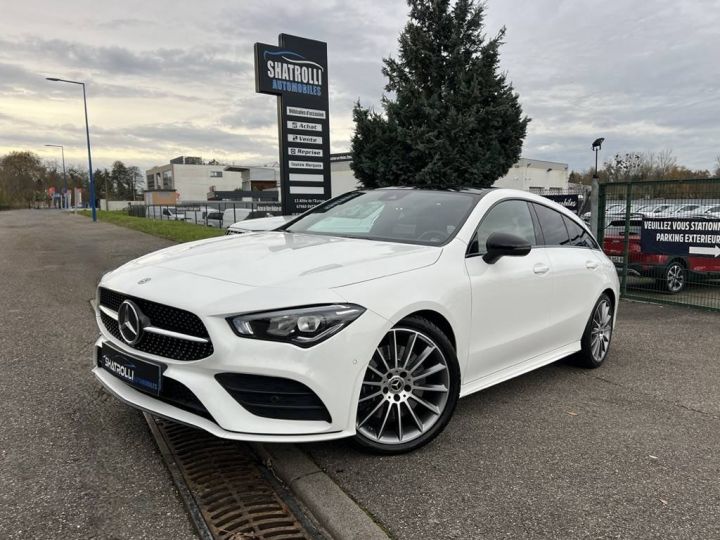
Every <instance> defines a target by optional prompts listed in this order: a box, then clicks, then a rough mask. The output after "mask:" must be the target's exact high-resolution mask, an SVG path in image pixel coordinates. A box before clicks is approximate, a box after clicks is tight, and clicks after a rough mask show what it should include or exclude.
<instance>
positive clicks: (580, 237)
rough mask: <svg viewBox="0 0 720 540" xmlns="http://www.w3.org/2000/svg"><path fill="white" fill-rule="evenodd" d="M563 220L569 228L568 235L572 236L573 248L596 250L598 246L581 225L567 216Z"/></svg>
mask: <svg viewBox="0 0 720 540" xmlns="http://www.w3.org/2000/svg"><path fill="white" fill-rule="evenodd" d="M563 220H565V227H567V230H568V234H569V235H570V245H571V246H577V247H586V248H591V249H594V248H595V247H596V246H597V244H596V243H595V242H594V241H593V239H592V236H590V234H589V233H588V232H587V231H586V230H585V229H583V228H582V227H581V226H580V225H578V224H577V223H575V222H574V221H573V220H572V219H570V218H568V217H567V216H563Z"/></svg>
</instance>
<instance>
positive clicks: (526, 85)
mask: <svg viewBox="0 0 720 540" xmlns="http://www.w3.org/2000/svg"><path fill="white" fill-rule="evenodd" d="M487 7H488V10H487V30H488V33H489V34H494V33H495V32H497V30H498V29H499V28H500V27H501V26H503V25H504V26H506V27H507V36H506V45H505V46H504V48H503V50H502V68H503V69H504V70H506V71H507V73H508V75H509V78H510V79H511V80H512V81H513V84H514V86H515V89H516V90H517V91H518V92H519V94H520V98H521V101H522V104H523V107H524V110H525V112H526V113H527V114H528V115H529V116H530V117H531V118H532V123H531V124H530V127H529V133H528V137H527V139H526V141H525V147H524V150H523V155H524V156H525V157H530V158H535V159H548V160H554V161H563V162H567V163H569V164H570V167H571V168H574V169H584V168H586V167H588V166H589V165H590V164H591V163H592V159H593V157H592V152H591V151H590V143H591V142H592V140H593V139H594V138H595V137H598V136H604V137H605V138H606V145H605V146H604V147H603V154H604V155H605V156H609V155H611V154H613V153H615V152H625V151H660V150H664V149H672V150H673V151H674V153H675V155H676V156H677V157H678V160H679V162H681V163H682V164H685V165H687V166H690V167H693V168H712V167H713V166H714V163H715V158H716V156H717V155H718V154H720V61H719V59H720V0H679V1H678V0H646V1H644V2H639V1H632V2H631V1H628V0H603V1H602V2H599V1H590V0H554V1H553V0H533V1H529V0H525V1H520V0H488V1H487ZM406 16H407V7H406V4H405V3H404V2H402V1H394V0H353V1H332V0H293V1H288V0H262V1H257V0H225V1H219V0H218V1H204V2H187V1H178V0H152V1H147V0H143V1H136V0H128V1H124V2H110V1H106V0H65V1H63V2H57V1H50V0H46V1H39V0H23V1H19V0H7V1H5V2H3V10H2V16H1V17H0V154H4V153H5V152H8V151H10V150H32V151H34V152H37V153H38V154H40V155H41V156H42V157H45V158H52V157H54V155H55V154H54V153H53V152H51V151H50V150H52V149H49V148H45V147H44V146H43V145H44V144H46V143H53V144H64V145H65V146H66V156H67V158H68V161H69V162H70V163H75V164H79V165H82V164H84V163H86V161H85V159H86V155H85V146H84V144H85V140H84V129H83V128H84V125H83V117H82V100H81V94H80V92H81V91H80V88H79V87H76V86H73V85H65V84H59V83H51V82H47V81H45V80H44V77H46V76H57V77H63V78H70V79H80V80H84V81H86V82H87V83H88V98H89V112H90V123H91V136H92V143H93V156H94V161H95V164H96V165H99V166H109V165H110V164H111V163H112V161H113V160H115V159H122V160H124V161H126V162H127V163H129V164H135V165H139V166H141V167H149V166H152V165H155V164H162V163H166V162H167V161H168V160H169V159H170V158H172V157H175V156H178V155H183V154H184V155H199V156H202V157H204V158H205V159H211V158H217V159H221V160H227V161H236V162H243V163H248V164H261V163H268V162H274V161H276V160H277V151H278V150H277V131H276V130H277V127H276V121H277V115H276V106H275V99H276V98H274V97H272V96H267V95H260V94H255V92H254V75H253V66H252V60H253V59H252V45H253V43H254V42H256V41H262V42H266V43H276V41H277V35H278V34H279V33H281V32H285V33H290V34H296V35H301V36H304V37H309V38H314V39H318V40H322V41H326V42H327V43H328V55H329V68H328V73H329V76H330V83H331V91H330V125H331V141H332V150H333V151H335V152H342V151H346V150H348V148H349V139H350V137H351V134H352V120H351V109H352V104H353V102H354V101H355V100H357V99H360V101H361V102H362V103H363V104H365V105H373V104H377V103H378V102H379V99H380V97H381V95H382V87H383V84H384V80H383V77H382V75H381V73H380V68H381V59H382V57H383V56H388V55H394V54H395V52H396V50H397V37H398V34H399V33H400V31H401V30H402V27H403V25H404V23H405V20H406Z"/></svg>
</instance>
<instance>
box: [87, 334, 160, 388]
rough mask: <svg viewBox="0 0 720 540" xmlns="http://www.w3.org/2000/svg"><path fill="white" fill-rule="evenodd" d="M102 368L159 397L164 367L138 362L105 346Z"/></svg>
mask: <svg viewBox="0 0 720 540" xmlns="http://www.w3.org/2000/svg"><path fill="white" fill-rule="evenodd" d="M100 366H101V367H102V368H103V369H104V370H105V371H107V372H109V373H111V374H112V375H114V376H115V377H117V378H118V379H120V380H121V381H124V382H126V383H128V384H129V385H131V386H134V387H135V388H137V389H139V390H142V391H143V392H148V393H150V394H154V395H159V394H160V385H161V382H162V366H160V365H158V364H153V363H152V362H146V361H144V360H138V359H137V358H133V357H132V356H128V355H127V354H125V353H122V352H120V351H118V350H116V349H113V348H112V347H108V346H107V345H103V347H102V349H101V351H100Z"/></svg>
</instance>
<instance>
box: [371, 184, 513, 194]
mask: <svg viewBox="0 0 720 540" xmlns="http://www.w3.org/2000/svg"><path fill="white" fill-rule="evenodd" d="M393 189H402V190H413V191H425V192H429V193H430V192H438V191H441V192H442V191H444V192H447V193H468V194H471V195H486V194H487V193H489V192H491V191H495V190H497V189H500V188H471V187H461V186H459V187H457V188H431V187H419V186H386V187H381V188H375V189H361V190H359V191H388V190H393Z"/></svg>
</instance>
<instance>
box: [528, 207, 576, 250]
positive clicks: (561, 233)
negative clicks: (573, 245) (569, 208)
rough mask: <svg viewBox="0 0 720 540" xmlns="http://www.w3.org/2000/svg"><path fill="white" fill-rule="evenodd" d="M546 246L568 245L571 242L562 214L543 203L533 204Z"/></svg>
mask: <svg viewBox="0 0 720 540" xmlns="http://www.w3.org/2000/svg"><path fill="white" fill-rule="evenodd" d="M533 206H534V207H535V212H536V213H537V216H538V220H539V221H540V228H541V229H542V232H543V236H544V237H545V245H546V246H566V245H568V243H569V242H570V238H569V237H568V231H567V229H566V228H565V221H564V220H563V217H562V214H560V212H556V211H555V210H552V209H551V208H548V207H547V206H543V205H542V204H533Z"/></svg>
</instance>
